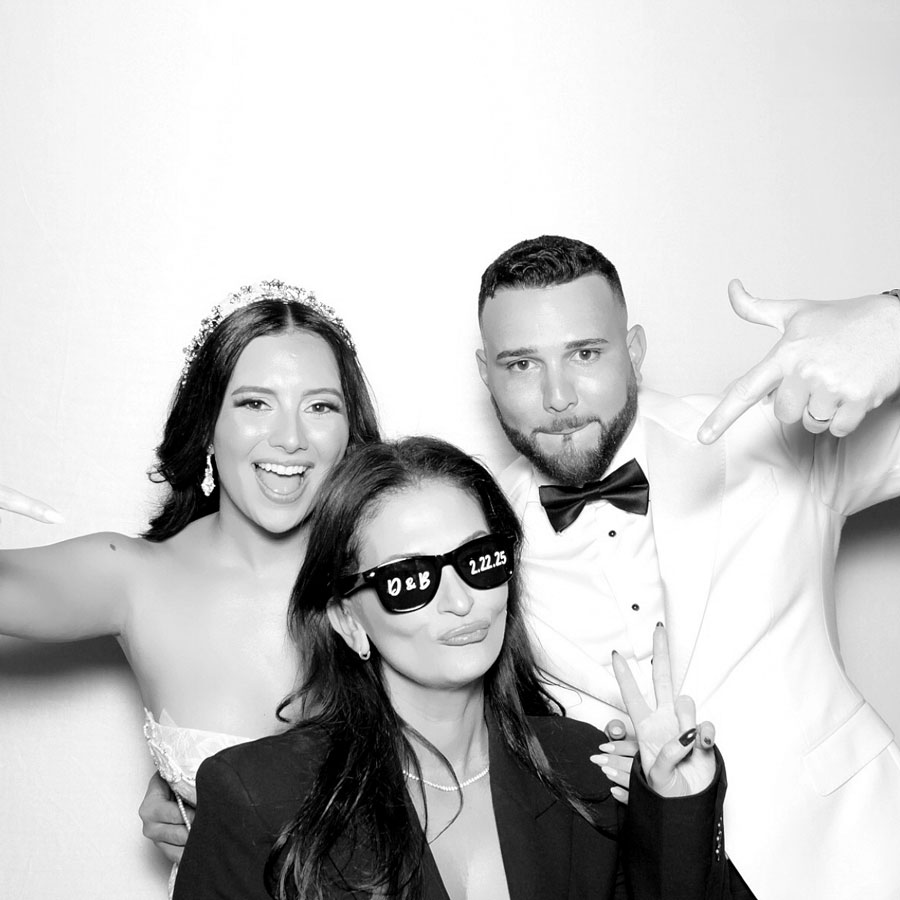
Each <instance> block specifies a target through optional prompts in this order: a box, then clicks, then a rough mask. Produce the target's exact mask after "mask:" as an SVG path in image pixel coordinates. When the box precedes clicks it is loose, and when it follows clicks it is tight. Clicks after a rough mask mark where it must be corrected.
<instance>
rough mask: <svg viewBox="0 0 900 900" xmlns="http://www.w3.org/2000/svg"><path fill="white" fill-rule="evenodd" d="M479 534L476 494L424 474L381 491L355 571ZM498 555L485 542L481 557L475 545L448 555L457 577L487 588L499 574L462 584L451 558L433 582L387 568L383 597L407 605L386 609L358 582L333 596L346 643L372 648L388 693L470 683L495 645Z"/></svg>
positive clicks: (500, 610) (499, 627)
mask: <svg viewBox="0 0 900 900" xmlns="http://www.w3.org/2000/svg"><path fill="white" fill-rule="evenodd" d="M489 531H490V528H489V526H488V523H487V520H486V518H485V515H484V512H483V511H482V509H481V505H480V503H479V502H478V500H477V499H475V498H474V497H472V496H470V495H469V494H468V493H467V492H465V491H463V490H461V489H460V488H457V487H454V486H452V485H450V484H447V483H444V482H440V481H424V482H422V483H420V484H418V485H417V486H415V487H411V488H409V489H407V490H405V491H403V492H401V493H397V494H392V495H390V496H389V497H388V498H387V499H385V500H384V501H383V502H382V503H381V504H380V507H379V509H378V511H377V513H376V514H375V515H374V516H372V518H371V519H370V520H368V521H367V522H366V523H364V524H363V525H362V526H361V527H360V532H359V535H358V542H359V548H360V552H359V558H358V560H357V563H358V567H359V571H366V570H368V569H373V568H376V567H380V566H385V565H386V564H388V563H391V562H393V561H397V562H398V563H402V562H403V561H407V562H410V561H411V557H417V556H440V555H443V554H445V553H448V551H451V550H455V549H456V548H458V547H461V546H462V545H464V544H467V543H468V542H469V541H473V540H474V539H476V538H480V537H483V536H485V535H487V534H488V533H489ZM497 554H499V555H497ZM508 558H509V556H508V554H507V551H505V550H503V549H502V548H499V547H492V548H491V553H490V555H489V556H488V553H487V551H486V550H485V551H484V552H482V553H480V554H478V553H473V555H472V556H471V557H465V556H464V558H462V559H458V560H457V563H458V564H459V565H460V566H461V569H462V571H463V572H465V573H466V575H467V579H471V580H472V581H474V582H484V581H487V583H489V584H491V585H492V584H493V582H496V581H500V580H502V583H500V584H498V585H497V586H496V587H494V586H490V587H488V588H486V589H479V588H478V587H473V586H472V585H471V583H470V584H467V583H466V581H465V580H464V579H463V578H461V577H460V574H459V572H458V571H457V570H456V569H455V568H454V567H453V566H452V565H447V566H446V567H444V568H442V569H441V570H440V572H441V574H440V579H439V582H438V579H437V577H436V575H435V573H434V572H433V571H428V570H427V569H425V570H422V571H416V570H408V571H407V572H405V573H404V574H402V575H401V574H399V573H392V578H391V579H388V581H387V582H386V583H385V593H387V594H388V599H391V598H394V600H395V602H396V603H397V605H399V606H407V607H409V608H411V609H413V611H411V612H405V613H404V614H403V615H396V614H393V613H391V612H388V611H387V610H386V609H385V608H384V606H383V605H382V603H381V602H379V601H378V599H377V598H376V595H375V590H374V588H363V589H362V590H359V591H357V592H356V593H354V594H353V596H352V597H350V598H348V599H347V600H344V601H343V608H344V609H345V610H346V615H347V617H349V618H351V619H352V626H351V627H352V628H353V629H358V630H357V631H354V634H353V641H354V643H351V640H350V639H348V638H347V636H346V634H345V639H346V640H347V641H348V643H350V645H351V646H352V647H353V648H354V649H356V650H359V649H360V647H359V644H360V643H361V642H363V641H366V642H370V643H371V644H372V645H374V646H375V647H376V648H377V649H378V652H379V654H380V657H381V661H382V665H383V669H384V674H385V678H386V680H387V682H388V685H389V687H390V689H391V692H392V696H396V695H395V692H396V691H402V692H404V693H408V692H410V691H413V692H414V691H415V690H417V689H418V688H420V687H427V688H432V689H433V688H444V689H453V690H458V689H460V688H462V687H463V686H465V685H470V684H473V683H474V682H477V681H480V679H481V677H482V676H483V675H484V674H485V672H487V670H488V669H489V668H490V667H491V665H492V664H493V663H494V661H495V660H496V658H497V656H498V654H499V652H500V647H501V645H502V642H503V633H504V630H505V627H506V601H507V596H508V586H507V583H506V580H507V578H508V574H507V571H506V568H505V567H506V566H507V562H508ZM421 576H425V577H424V578H421ZM435 582H438V585H437V590H436V593H435V594H434V598H433V599H432V600H431V602H429V603H427V605H421V606H419V604H420V603H421V599H419V600H418V601H416V599H415V596H416V595H418V596H419V597H420V598H421V596H423V595H425V594H428V593H431V592H432V591H434V589H435ZM395 591H396V593H394V592H395Z"/></svg>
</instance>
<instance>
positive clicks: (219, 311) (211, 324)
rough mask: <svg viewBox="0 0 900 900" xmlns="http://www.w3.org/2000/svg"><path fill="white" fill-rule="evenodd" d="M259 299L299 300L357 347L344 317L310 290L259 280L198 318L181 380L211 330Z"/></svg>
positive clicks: (351, 347)
mask: <svg viewBox="0 0 900 900" xmlns="http://www.w3.org/2000/svg"><path fill="white" fill-rule="evenodd" d="M260 300H280V301H281V302H282V303H300V304H302V305H303V306H307V307H309V308H310V309H312V310H314V311H315V312H317V313H319V315H320V316H322V318H324V319H327V320H328V321H329V322H331V324H332V325H334V327H335V328H337V330H338V331H339V332H340V333H341V336H342V337H343V338H344V340H345V341H346V342H347V344H348V345H349V346H350V349H351V350H355V349H356V348H355V347H354V344H353V339H352V338H351V337H350V332H349V331H347V328H346V326H345V325H344V321H343V319H341V318H340V317H339V316H338V315H337V313H335V311H334V309H333V308H332V307H330V306H328V305H327V304H325V303H322V302H321V301H319V300H317V299H316V295H315V294H314V293H313V292H312V291H307V290H306V289H305V288H300V287H294V286H293V285H290V284H285V283H284V282H283V281H260V282H259V283H258V284H248V285H244V286H243V287H242V288H241V289H240V290H238V291H235V292H234V293H233V294H229V295H228V296H227V297H226V298H225V299H224V300H223V301H222V302H221V303H217V304H216V305H215V306H214V307H213V308H212V309H211V310H210V311H209V313H208V315H207V316H206V317H205V318H204V319H203V320H202V321H201V322H200V328H199V329H198V331H197V333H196V334H195V335H194V337H193V338H192V339H191V342H190V343H189V344H188V345H187V347H185V348H184V366H183V368H182V370H181V383H182V384H184V382H185V380H186V379H187V373H188V370H189V369H190V367H191V363H192V362H193V361H194V359H195V358H196V356H197V354H198V353H199V352H200V348H201V347H202V346H203V345H204V344H205V343H206V341H207V339H208V338H209V336H210V335H211V334H212V333H213V331H215V330H216V328H218V327H219V325H220V324H221V323H222V322H224V321H225V319H227V318H228V316H230V315H231V314H232V313H233V312H235V311H236V310H239V309H243V308H244V307H245V306H250V304H252V303H257V302H258V301H260Z"/></svg>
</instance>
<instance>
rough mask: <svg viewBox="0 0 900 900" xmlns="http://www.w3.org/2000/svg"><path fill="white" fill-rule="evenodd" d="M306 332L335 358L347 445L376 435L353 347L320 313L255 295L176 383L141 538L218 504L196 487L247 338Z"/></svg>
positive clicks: (173, 530) (155, 536)
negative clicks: (163, 492)
mask: <svg viewBox="0 0 900 900" xmlns="http://www.w3.org/2000/svg"><path fill="white" fill-rule="evenodd" d="M291 331H307V332H309V333H310V334H315V335H318V336H319V337H321V338H322V339H323V340H324V341H325V342H326V343H327V344H328V346H329V347H330V348H331V351H332V353H334V358H335V360H336V361H337V366H338V371H339V373H340V377H341V387H342V389H343V391H344V399H345V402H346V405H347V415H348V419H349V424H350V442H349V446H351V447H353V446H355V445H357V444H364V443H368V442H370V441H377V440H378V438H379V436H380V435H379V430H378V421H377V419H376V417H375V408H374V405H373V403H372V398H371V396H370V394H369V387H368V384H367V382H366V377H365V375H364V374H363V371H362V368H361V367H360V364H359V360H358V359H357V358H356V351H355V350H354V349H353V347H352V346H351V345H350V343H349V341H348V340H347V338H346V337H345V335H344V334H343V333H342V331H341V330H340V329H339V328H338V327H337V326H336V325H335V324H334V323H333V322H331V321H330V320H329V319H328V318H326V317H325V316H324V315H322V313H320V312H318V311H317V310H315V309H313V308H312V307H310V306H306V305H305V304H303V303H298V302H296V301H289V302H288V301H284V300H277V299H270V300H258V301H256V302H255V303H251V304H249V305H247V306H245V307H242V308H241V309H237V310H235V311H234V312H233V313H231V314H230V315H228V316H226V317H225V318H224V319H223V320H222V321H221V322H220V323H219V324H218V325H217V326H216V327H215V329H213V331H212V332H211V333H210V335H209V337H208V338H207V339H206V341H205V342H204V343H203V345H202V346H201V347H200V349H199V350H198V352H197V354H196V356H195V357H194V359H193V360H192V361H191V363H190V366H189V367H188V369H187V371H186V373H185V374H184V377H183V378H182V379H181V381H180V382H179V384H178V387H177V388H176V389H175V395H174V397H173V398H172V403H171V405H170V407H169V415H168V418H167V419H166V425H165V429H164V430H163V439H162V442H161V443H160V445H159V446H158V447H157V448H156V456H157V460H158V463H157V465H156V467H155V468H154V469H152V470H151V472H150V479H151V480H152V481H164V482H167V483H168V485H169V493H168V496H167V497H166V498H165V499H164V500H163V503H162V506H161V508H160V510H159V512H158V513H157V514H156V515H155V516H154V517H153V519H152V520H151V521H150V526H149V528H148V529H147V531H146V532H144V535H143V536H144V537H145V538H146V539H147V540H148V541H164V540H166V539H167V538H170V537H172V536H173V535H175V534H178V532H179V531H181V530H182V529H183V528H184V527H185V526H187V525H189V524H190V523H191V522H193V521H194V520H195V519H199V518H200V517H201V516H205V515H208V514H209V513H212V512H215V511H216V510H217V509H218V508H219V488H218V485H217V486H216V488H215V490H214V491H213V492H212V494H211V495H210V496H209V497H205V496H204V495H203V492H202V491H201V490H200V482H201V480H202V479H203V471H204V468H205V466H206V452H207V448H208V447H209V445H210V442H211V441H212V438H213V431H214V430H215V426H216V419H217V418H218V416H219V411H220V409H221V408H222V401H223V399H224V397H225V388H226V387H227V386H228V380H229V379H230V378H231V373H232V372H233V371H234V367H235V365H236V364H237V361H238V357H240V355H241V353H243V352H244V349H245V348H246V347H247V345H248V344H249V343H250V341H252V340H253V339H254V338H258V337H262V336H263V335H274V334H285V333H288V332H291Z"/></svg>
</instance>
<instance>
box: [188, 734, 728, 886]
mask: <svg viewBox="0 0 900 900" xmlns="http://www.w3.org/2000/svg"><path fill="white" fill-rule="evenodd" d="M529 721H530V724H531V726H532V728H533V729H534V732H535V734H536V735H537V736H538V739H539V740H540V742H541V745H542V746H543V748H544V751H545V752H546V754H547V756H548V758H549V760H550V762H551V764H552V765H553V766H554V768H555V769H556V771H557V772H559V774H561V775H562V776H563V777H564V778H565V779H566V780H567V781H568V782H569V784H570V785H572V786H573V787H574V788H575V789H576V791H578V792H579V793H580V794H582V795H583V796H584V797H585V799H586V801H587V805H588V807H589V808H590V809H591V811H592V813H593V814H594V817H595V819H596V823H595V825H592V824H591V823H589V822H587V821H586V820H585V819H584V818H582V817H581V816H580V815H579V814H578V813H577V812H575V811H574V810H573V809H572V808H571V807H570V806H569V805H568V804H567V803H565V802H563V801H560V800H557V799H556V798H555V797H554V796H553V795H552V794H550V793H549V791H547V789H546V788H545V787H544V786H543V785H542V784H541V783H540V782H539V781H538V780H537V779H536V778H535V777H534V776H533V775H532V774H531V773H530V772H528V771H527V770H525V769H523V768H522V767H521V766H520V765H519V763H518V762H517V761H516V760H515V759H514V758H513V757H511V756H510V755H509V754H508V753H507V752H506V749H505V747H504V746H503V745H502V743H501V742H500V740H499V739H498V736H497V734H496V732H495V730H494V729H493V728H491V727H490V725H489V735H490V748H489V749H490V761H491V771H490V776H489V777H490V780H491V794H492V798H493V805H494V813H495V815H496V820H497V833H498V837H499V840H500V849H501V853H502V856H503V864H504V868H505V870H506V878H507V883H508V885H509V895H510V898H511V900H556V898H567V900H607V898H616V900H619V898H624V897H635V898H640V900H656V898H663V897H665V898H666V900H681V898H684V900H688V898H703V900H722V898H729V897H731V893H730V890H729V887H728V878H727V869H726V865H727V864H726V861H725V852H724V847H723V846H722V842H723V840H724V837H723V835H722V803H723V801H724V796H725V773H724V767H723V765H722V763H721V758H720V759H719V766H718V771H717V777H716V780H715V781H714V782H713V784H712V785H710V787H709V788H707V790H706V791H704V792H703V793H702V794H698V795H696V796H694V797H685V798H677V799H663V798H661V797H659V796H658V795H656V794H655V793H654V792H653V791H652V790H651V789H650V788H649V787H648V785H647V783H646V781H645V780H644V778H643V775H642V774H640V766H639V765H635V773H634V774H633V775H632V779H631V795H630V801H629V804H628V807H627V808H626V807H623V806H622V805H621V804H619V803H618V802H617V801H616V800H615V799H614V798H613V797H612V796H611V795H610V793H609V788H610V787H611V785H610V782H609V781H608V780H607V779H606V777H605V776H604V775H603V773H602V772H601V771H600V769H599V768H598V767H597V766H595V765H594V764H593V763H591V762H590V761H589V758H588V757H589V756H590V755H591V754H594V753H596V752H597V746H598V744H601V743H603V742H604V741H605V740H606V738H605V736H604V735H603V733H602V732H600V731H598V730H597V729H595V728H593V727H592V726H590V725H587V724H585V723H583V722H577V721H574V720H572V719H566V718H563V717H559V716H547V717H540V718H532V719H530V720H529ZM322 748H323V744H322V736H321V733H320V732H313V731H312V730H311V729H310V730H301V731H299V732H287V733H285V734H280V735H275V736H273V737H267V738H263V739H262V740H258V741H253V742H252V743H249V744H240V745H238V746H236V747H230V748H228V749H227V750H223V751H222V752H221V753H218V754H217V755H216V756H214V757H211V758H210V759H208V760H206V761H205V762H204V763H203V765H202V766H201V767H200V771H199V772H198V775H197V794H198V799H199V802H198V806H197V816H196V818H195V820H194V824H193V826H192V828H191V833H190V837H189V839H188V843H187V847H186V848H185V851H184V857H183V859H182V861H181V864H180V866H179V871H178V879H177V881H176V883H175V900H212V898H223V900H224V898H233V900H269V894H268V893H267V891H266V889H265V886H264V884H263V869H264V866H265V863H266V859H267V857H268V854H269V850H270V849H271V846H272V844H273V842H274V840H275V838H276V837H277V835H278V833H279V831H280V830H281V828H282V826H283V825H284V824H286V823H287V822H288V821H290V820H291V819H292V818H293V816H294V815H295V813H296V812H297V810H298V809H299V807H300V804H301V803H302V801H303V798H304V795H305V793H306V792H307V790H308V789H309V788H310V786H311V785H312V782H313V779H314V778H315V774H316V771H317V769H318V766H319V761H320V760H321V758H322ZM626 809H627V812H626ZM601 829H602V830H601ZM604 832H607V833H604ZM611 835H612V836H611ZM615 836H617V838H618V839H616V837H615ZM423 865H424V867H425V872H424V883H425V898H426V900H449V898H448V895H447V892H446V890H445V888H444V885H443V882H442V881H441V878H440V874H439V872H438V869H437V865H436V863H435V861H434V857H433V856H432V855H431V853H430V852H428V853H427V854H426V857H425V858H424V860H423ZM335 896H336V897H337V896H342V897H359V896H361V895H354V894H349V893H348V894H344V893H342V894H340V895H337V894H336V895H335Z"/></svg>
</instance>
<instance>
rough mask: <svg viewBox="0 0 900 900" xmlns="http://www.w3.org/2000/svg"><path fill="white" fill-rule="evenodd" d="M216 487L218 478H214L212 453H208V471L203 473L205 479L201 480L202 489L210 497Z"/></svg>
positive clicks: (204, 494) (205, 495)
mask: <svg viewBox="0 0 900 900" xmlns="http://www.w3.org/2000/svg"><path fill="white" fill-rule="evenodd" d="M215 489H216V480H215V478H213V467H212V453H207V454H206V471H205V472H204V473H203V481H201V482H200V490H201V491H203V496H204V497H208V496H209V495H210V494H211V493H212V492H213V491H214V490H215Z"/></svg>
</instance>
